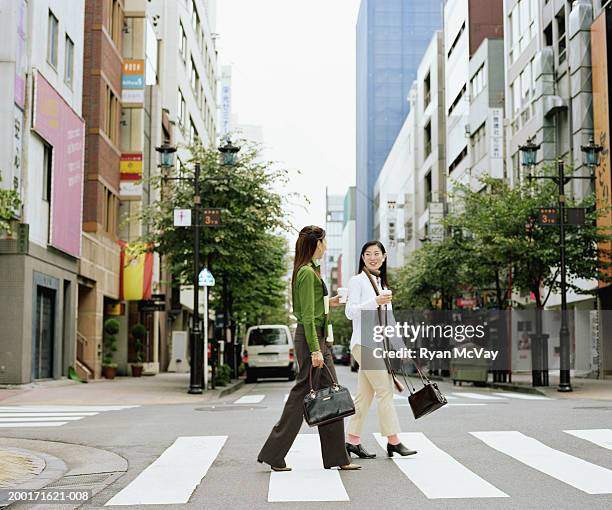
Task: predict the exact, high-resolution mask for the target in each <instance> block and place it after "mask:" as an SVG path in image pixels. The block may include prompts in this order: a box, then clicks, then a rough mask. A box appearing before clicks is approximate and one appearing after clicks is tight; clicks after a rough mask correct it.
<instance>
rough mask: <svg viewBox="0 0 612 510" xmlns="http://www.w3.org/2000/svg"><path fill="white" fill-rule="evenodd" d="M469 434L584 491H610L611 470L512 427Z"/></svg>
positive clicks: (593, 492) (591, 492)
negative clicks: (511, 428)
mask: <svg viewBox="0 0 612 510" xmlns="http://www.w3.org/2000/svg"><path fill="white" fill-rule="evenodd" d="M470 434H472V435H473V436H474V437H477V438H478V439H480V440H481V441H483V442H484V443H485V444H487V445H489V446H490V447H491V448H494V449H495V450H497V451H500V452H502V453H504V454H506V455H508V456H509V457H512V458H514V459H516V460H518V461H519V462H522V463H523V464H525V465H527V466H529V467H532V468H534V469H537V470H538V471H541V472H542V473H545V474H547V475H549V476H552V477H553V478H556V479H557V480H560V481H562V482H564V483H566V484H568V485H571V486H572V487H575V488H576V489H579V490H581V491H583V492H586V493H587V494H612V470H609V469H606V468H604V467H601V466H598V465H596V464H592V463H590V462H587V461H586V460H583V459H580V458H578V457H574V456H573V455H569V454H567V453H564V452H561V451H559V450H555V449H554V448H551V447H550V446H547V445H545V444H543V443H541V442H540V441H538V440H537V439H534V438H532V437H529V436H526V435H524V434H522V433H521V432H518V431H515V430H509V431H491V432H470Z"/></svg>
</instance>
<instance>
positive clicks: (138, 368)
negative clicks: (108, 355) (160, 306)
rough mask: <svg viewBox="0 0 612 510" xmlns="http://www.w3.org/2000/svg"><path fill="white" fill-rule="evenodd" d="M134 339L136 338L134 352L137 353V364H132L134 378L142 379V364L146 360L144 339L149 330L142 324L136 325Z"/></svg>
mask: <svg viewBox="0 0 612 510" xmlns="http://www.w3.org/2000/svg"><path fill="white" fill-rule="evenodd" d="M131 333H132V338H134V350H135V351H136V363H132V376H134V377H140V376H141V375H142V368H143V367H142V362H143V360H144V356H143V355H144V342H143V341H144V338H145V336H146V335H147V330H146V328H145V327H144V326H143V325H142V324H134V325H133V326H132V329H131Z"/></svg>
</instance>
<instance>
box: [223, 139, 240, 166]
mask: <svg viewBox="0 0 612 510" xmlns="http://www.w3.org/2000/svg"><path fill="white" fill-rule="evenodd" d="M218 150H219V152H220V153H221V155H222V157H223V164H224V165H233V164H234V162H235V161H236V154H237V153H238V152H239V151H240V147H239V146H236V145H234V144H232V141H231V140H230V139H229V138H227V139H226V140H225V144H224V145H222V146H221V147H219V149H218Z"/></svg>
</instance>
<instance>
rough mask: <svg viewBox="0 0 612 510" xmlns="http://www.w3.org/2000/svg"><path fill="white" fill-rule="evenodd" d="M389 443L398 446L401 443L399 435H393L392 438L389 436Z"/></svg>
mask: <svg viewBox="0 0 612 510" xmlns="http://www.w3.org/2000/svg"><path fill="white" fill-rule="evenodd" d="M387 441H389V444H392V445H396V444H399V443H400V440H399V437H397V434H393V435H392V436H387Z"/></svg>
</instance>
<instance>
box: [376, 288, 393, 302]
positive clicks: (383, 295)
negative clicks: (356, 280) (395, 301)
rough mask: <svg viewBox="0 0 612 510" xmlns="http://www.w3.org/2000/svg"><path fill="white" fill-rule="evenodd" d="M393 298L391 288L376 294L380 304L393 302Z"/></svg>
mask: <svg viewBox="0 0 612 510" xmlns="http://www.w3.org/2000/svg"><path fill="white" fill-rule="evenodd" d="M392 298H393V292H391V291H390V290H389V289H383V290H381V291H380V294H379V295H378V296H376V303H378V304H379V305H388V304H389V303H391V300H392Z"/></svg>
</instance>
